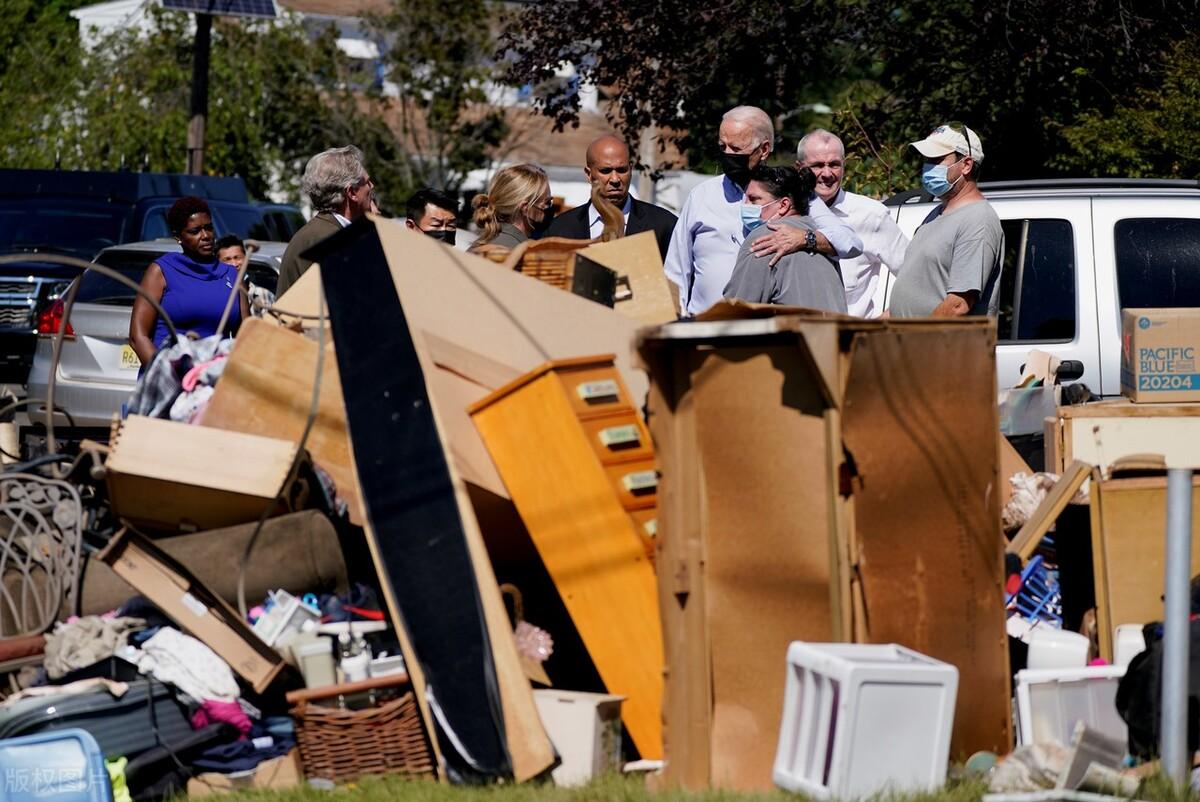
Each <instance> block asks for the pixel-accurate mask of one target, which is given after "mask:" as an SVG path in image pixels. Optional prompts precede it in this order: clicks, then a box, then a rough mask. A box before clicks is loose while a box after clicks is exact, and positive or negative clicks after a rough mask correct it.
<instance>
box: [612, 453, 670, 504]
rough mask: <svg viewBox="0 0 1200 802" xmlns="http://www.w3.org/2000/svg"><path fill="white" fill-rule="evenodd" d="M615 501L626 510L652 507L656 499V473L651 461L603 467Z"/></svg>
mask: <svg viewBox="0 0 1200 802" xmlns="http://www.w3.org/2000/svg"><path fill="white" fill-rule="evenodd" d="M604 472H605V473H607V474H608V480H609V481H610V482H611V483H612V486H613V490H614V491H615V492H616V494H617V500H618V501H620V502H621V506H623V507H624V508H625V509H627V510H641V509H645V508H646V507H653V506H654V505H655V503H656V502H657V499H658V471H657V470H656V467H655V464H654V460H653V459H644V460H637V461H634V462H619V463H616V464H614V465H605V466H604Z"/></svg>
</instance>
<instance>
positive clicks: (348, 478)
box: [200, 268, 362, 524]
mask: <svg viewBox="0 0 1200 802" xmlns="http://www.w3.org/2000/svg"><path fill="white" fill-rule="evenodd" d="M312 270H316V268H312V269H311V270H310V271H309V272H312ZM305 275H306V276H307V275H308V274H307V273H306V274H305ZM289 294H290V292H289ZM326 343H327V345H326V351H325V359H324V362H323V365H322V370H321V388H320V396H319V399H318V402H317V416H316V419H315V420H314V422H313V428H312V431H311V432H310V433H309V435H308V439H307V440H306V441H305V444H304V445H305V448H306V449H308V452H309V453H310V454H311V455H312V458H313V461H314V462H315V463H316V464H317V465H318V466H320V467H321V469H322V470H324V471H326V472H327V473H328V474H329V476H330V477H331V478H332V479H333V482H334V485H335V486H336V487H337V492H338V495H339V496H340V497H341V498H342V499H344V500H345V502H346V504H347V506H348V507H349V511H350V520H351V521H353V522H354V523H356V524H361V523H362V503H361V502H360V500H359V498H358V484H357V481H356V479H355V476H354V467H353V464H352V460H351V457H350V437H349V435H348V434H347V433H346V406H345V403H344V402H343V401H342V385H341V381H340V380H339V378H338V370H337V358H336V356H335V355H334V353H333V341H332V336H327V337H326ZM317 351H318V344H317V341H316V340H314V339H312V338H310V337H306V336H304V335H303V334H299V333H297V332H294V331H289V330H287V329H285V328H282V327H280V326H275V325H272V324H270V323H268V322H266V321H263V320H257V319H255V320H247V321H246V322H245V323H244V324H242V327H241V329H240V330H239V331H238V336H237V343H236V344H235V345H234V347H233V351H232V352H231V353H230V354H229V360H228V362H227V363H226V365H225V371H224V373H222V374H221V381H220V382H218V384H217V389H216V392H214V393H213V396H212V398H211V399H210V400H209V402H208V406H207V407H205V409H204V415H203V418H202V419H201V421H200V423H201V425H203V426H206V427H211V428H214V429H224V430H226V431H234V432H246V433H254V432H270V433H271V435H272V436H273V437H277V438H281V439H284V440H292V441H299V439H300V436H301V435H302V434H303V432H304V426H305V423H306V422H307V420H308V414H309V409H310V408H311V405H312V392H313V379H314V377H315V375H316V368H317Z"/></svg>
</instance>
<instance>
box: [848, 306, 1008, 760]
mask: <svg viewBox="0 0 1200 802" xmlns="http://www.w3.org/2000/svg"><path fill="white" fill-rule="evenodd" d="M994 347H995V333H994V329H989V328H980V327H970V328H968V327H959V328H957V329H956V328H953V327H945V328H943V329H941V330H938V329H927V330H919V329H917V330H907V331H905V330H902V329H900V328H899V327H897V328H891V327H889V328H888V329H887V330H886V331H880V332H875V333H872V334H870V335H869V336H868V335H858V336H856V338H855V341H854V344H853V352H852V357H851V363H850V375H849V380H848V384H847V389H846V397H845V402H844V405H843V416H844V426H843V442H844V445H845V448H846V453H847V459H848V460H849V461H850V462H851V464H852V465H853V470H854V472H855V473H856V474H857V478H856V479H855V481H854V486H853V493H854V495H853V498H854V530H853V532H852V535H851V536H852V538H853V539H854V545H853V547H852V548H853V550H854V551H855V553H856V554H857V559H858V571H857V573H858V576H859V577H860V578H861V583H860V588H861V593H862V598H863V608H864V610H865V616H866V620H865V621H864V622H862V625H863V628H862V630H861V631H862V632H864V633H865V637H866V639H867V640H869V641H870V642H874V643H899V644H902V645H904V646H907V647H909V648H911V649H915V650H916V651H919V652H921V653H923V654H928V655H930V656H931V657H935V658H937V659H939V660H944V661H946V662H948V663H952V664H953V665H955V666H957V667H958V669H959V700H960V703H959V705H958V708H957V711H956V716H955V722H954V736H953V744H952V753H953V755H957V756H959V757H960V758H965V757H966V756H967V755H969V754H971V753H973V752H976V751H979V750H990V751H994V752H998V753H1001V754H1003V753H1004V752H1006V751H1008V749H1009V747H1010V745H1011V737H1012V735H1011V708H1010V705H1009V695H1008V684H1009V683H1008V676H1007V675H1008V651H1007V649H1008V644H1007V639H1006V635H1005V629H1004V622H1005V613H1004V594H1003V582H1004V556H1003V550H1004V537H1003V534H1002V532H1001V530H1000V515H999V492H998V481H999V461H998V455H997V440H996V432H997V431H998V422H997V411H996V406H995V398H996V385H995V382H996V378H995V363H994V357H993V354H994ZM939 365H940V366H950V365H952V366H954V367H953V372H952V374H950V373H938V375H939V377H941V378H939V379H938V380H937V381H933V382H931V381H929V380H928V377H929V376H930V375H931V367H930V366H939ZM963 702H966V704H964V703H963Z"/></svg>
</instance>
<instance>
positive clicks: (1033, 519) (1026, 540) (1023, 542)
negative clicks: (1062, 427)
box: [1006, 460, 1092, 562]
mask: <svg viewBox="0 0 1200 802" xmlns="http://www.w3.org/2000/svg"><path fill="white" fill-rule="evenodd" d="M1091 474H1092V466H1091V465H1088V464H1087V463H1086V462H1083V461H1082V460H1075V461H1074V462H1072V463H1071V466H1070V467H1069V468H1067V470H1066V472H1065V473H1063V475H1062V476H1060V477H1059V479H1058V482H1056V483H1055V485H1054V487H1053V488H1051V490H1050V492H1049V493H1047V494H1046V497H1045V498H1044V499H1042V503H1041V504H1039V505H1038V507H1037V509H1036V510H1034V511H1033V514H1032V515H1030V516H1029V520H1028V521H1026V522H1025V525H1024V526H1022V527H1021V529H1020V531H1018V532H1017V534H1016V535H1015V536H1014V537H1013V539H1012V540H1011V541H1009V544H1008V548H1007V549H1006V551H1007V552H1008V553H1009V554H1016V555H1018V556H1019V557H1020V558H1021V562H1025V561H1027V560H1028V559H1029V558H1030V557H1032V556H1033V553H1034V552H1035V551H1037V547H1038V544H1039V543H1041V542H1042V538H1043V537H1045V536H1046V533H1047V532H1049V531H1050V527H1052V526H1054V522H1055V521H1057V520H1058V516H1060V515H1062V511H1063V510H1065V509H1066V508H1067V505H1068V504H1070V503H1071V499H1073V498H1075V494H1076V493H1078V492H1079V489H1080V488H1081V487H1083V485H1084V483H1085V482H1087V480H1088V479H1089V478H1090V477H1091Z"/></svg>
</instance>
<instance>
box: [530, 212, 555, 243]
mask: <svg viewBox="0 0 1200 802" xmlns="http://www.w3.org/2000/svg"><path fill="white" fill-rule="evenodd" d="M541 209H542V219H541V220H538V221H537V222H536V223H535V222H534V221H532V220H530V221H529V228H530V236H532V237H534V238H535V239H536V238H537V237H540V236H541V235H543V234H545V233H546V229H548V228H550V224H551V223H553V222H554V206H552V205H551V206H542V207H541Z"/></svg>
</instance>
